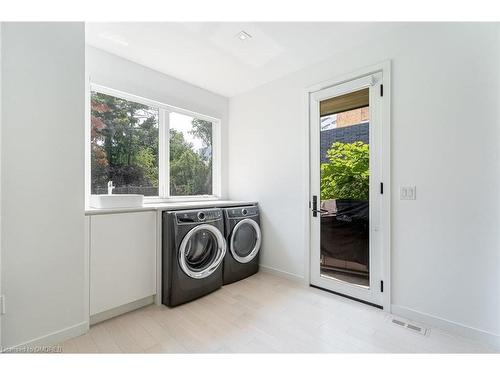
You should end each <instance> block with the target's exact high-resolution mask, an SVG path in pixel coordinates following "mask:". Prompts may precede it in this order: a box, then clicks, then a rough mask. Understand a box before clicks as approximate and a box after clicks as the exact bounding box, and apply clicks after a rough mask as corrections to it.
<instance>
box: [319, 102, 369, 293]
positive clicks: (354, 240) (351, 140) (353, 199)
mask: <svg viewBox="0 0 500 375" xmlns="http://www.w3.org/2000/svg"><path fill="white" fill-rule="evenodd" d="M355 94H356V93H353V95H355ZM358 94H359V93H358ZM342 99H344V100H343V101H338V102H339V103H340V104H343V103H345V102H346V101H345V99H349V98H348V95H345V98H344V97H343V98H342ZM329 101H330V103H329V107H330V108H333V110H332V112H334V105H335V102H334V101H333V99H329ZM325 107H327V106H325ZM320 143H321V204H320V208H321V260H320V262H321V267H320V268H321V276H322V277H327V278H333V279H337V280H340V281H344V282H348V283H351V284H354V285H358V286H360V287H369V272H370V265H369V260H370V253H369V176H370V172H369V161H370V159H369V107H368V106H364V107H362V108H355V109H350V110H343V111H342V112H337V113H333V114H328V115H326V116H322V117H321V124H320Z"/></svg>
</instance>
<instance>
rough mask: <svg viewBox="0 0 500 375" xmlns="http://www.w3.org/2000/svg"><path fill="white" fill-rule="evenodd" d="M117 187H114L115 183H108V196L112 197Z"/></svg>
mask: <svg viewBox="0 0 500 375" xmlns="http://www.w3.org/2000/svg"><path fill="white" fill-rule="evenodd" d="M115 187H116V186H115V185H113V181H108V194H109V195H111V194H113V189H114V188H115Z"/></svg>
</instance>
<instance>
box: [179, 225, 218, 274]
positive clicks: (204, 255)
mask: <svg viewBox="0 0 500 375" xmlns="http://www.w3.org/2000/svg"><path fill="white" fill-rule="evenodd" d="M185 254H186V263H187V265H188V267H189V268H191V269H192V270H193V271H201V270H203V269H205V268H206V267H208V266H210V265H211V264H212V263H213V261H214V259H215V257H216V255H217V239H216V238H215V236H214V235H213V234H212V233H211V232H209V231H207V230H201V231H199V232H197V233H195V234H194V235H193V237H191V238H190V239H189V241H188V243H187V245H186V253H185Z"/></svg>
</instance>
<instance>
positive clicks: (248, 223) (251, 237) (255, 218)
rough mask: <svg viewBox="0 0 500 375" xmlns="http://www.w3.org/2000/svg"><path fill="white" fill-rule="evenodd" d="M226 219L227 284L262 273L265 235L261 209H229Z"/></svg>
mask: <svg viewBox="0 0 500 375" xmlns="http://www.w3.org/2000/svg"><path fill="white" fill-rule="evenodd" d="M224 218H225V228H226V240H227V244H228V249H227V251H226V256H225V257H224V268H223V281H224V285H225V284H230V283H233V282H235V281H238V280H241V279H244V278H246V277H248V276H251V275H253V274H255V273H257V272H258V271H259V255H260V248H261V243H262V234H261V230H260V214H259V207H258V206H245V207H230V208H226V209H224Z"/></svg>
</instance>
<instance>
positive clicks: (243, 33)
mask: <svg viewBox="0 0 500 375" xmlns="http://www.w3.org/2000/svg"><path fill="white" fill-rule="evenodd" d="M237 37H238V39H239V40H248V39H251V38H252V36H251V35H250V34H249V33H247V32H246V31H244V30H241V31H240V32H239V33H238V35H237Z"/></svg>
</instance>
